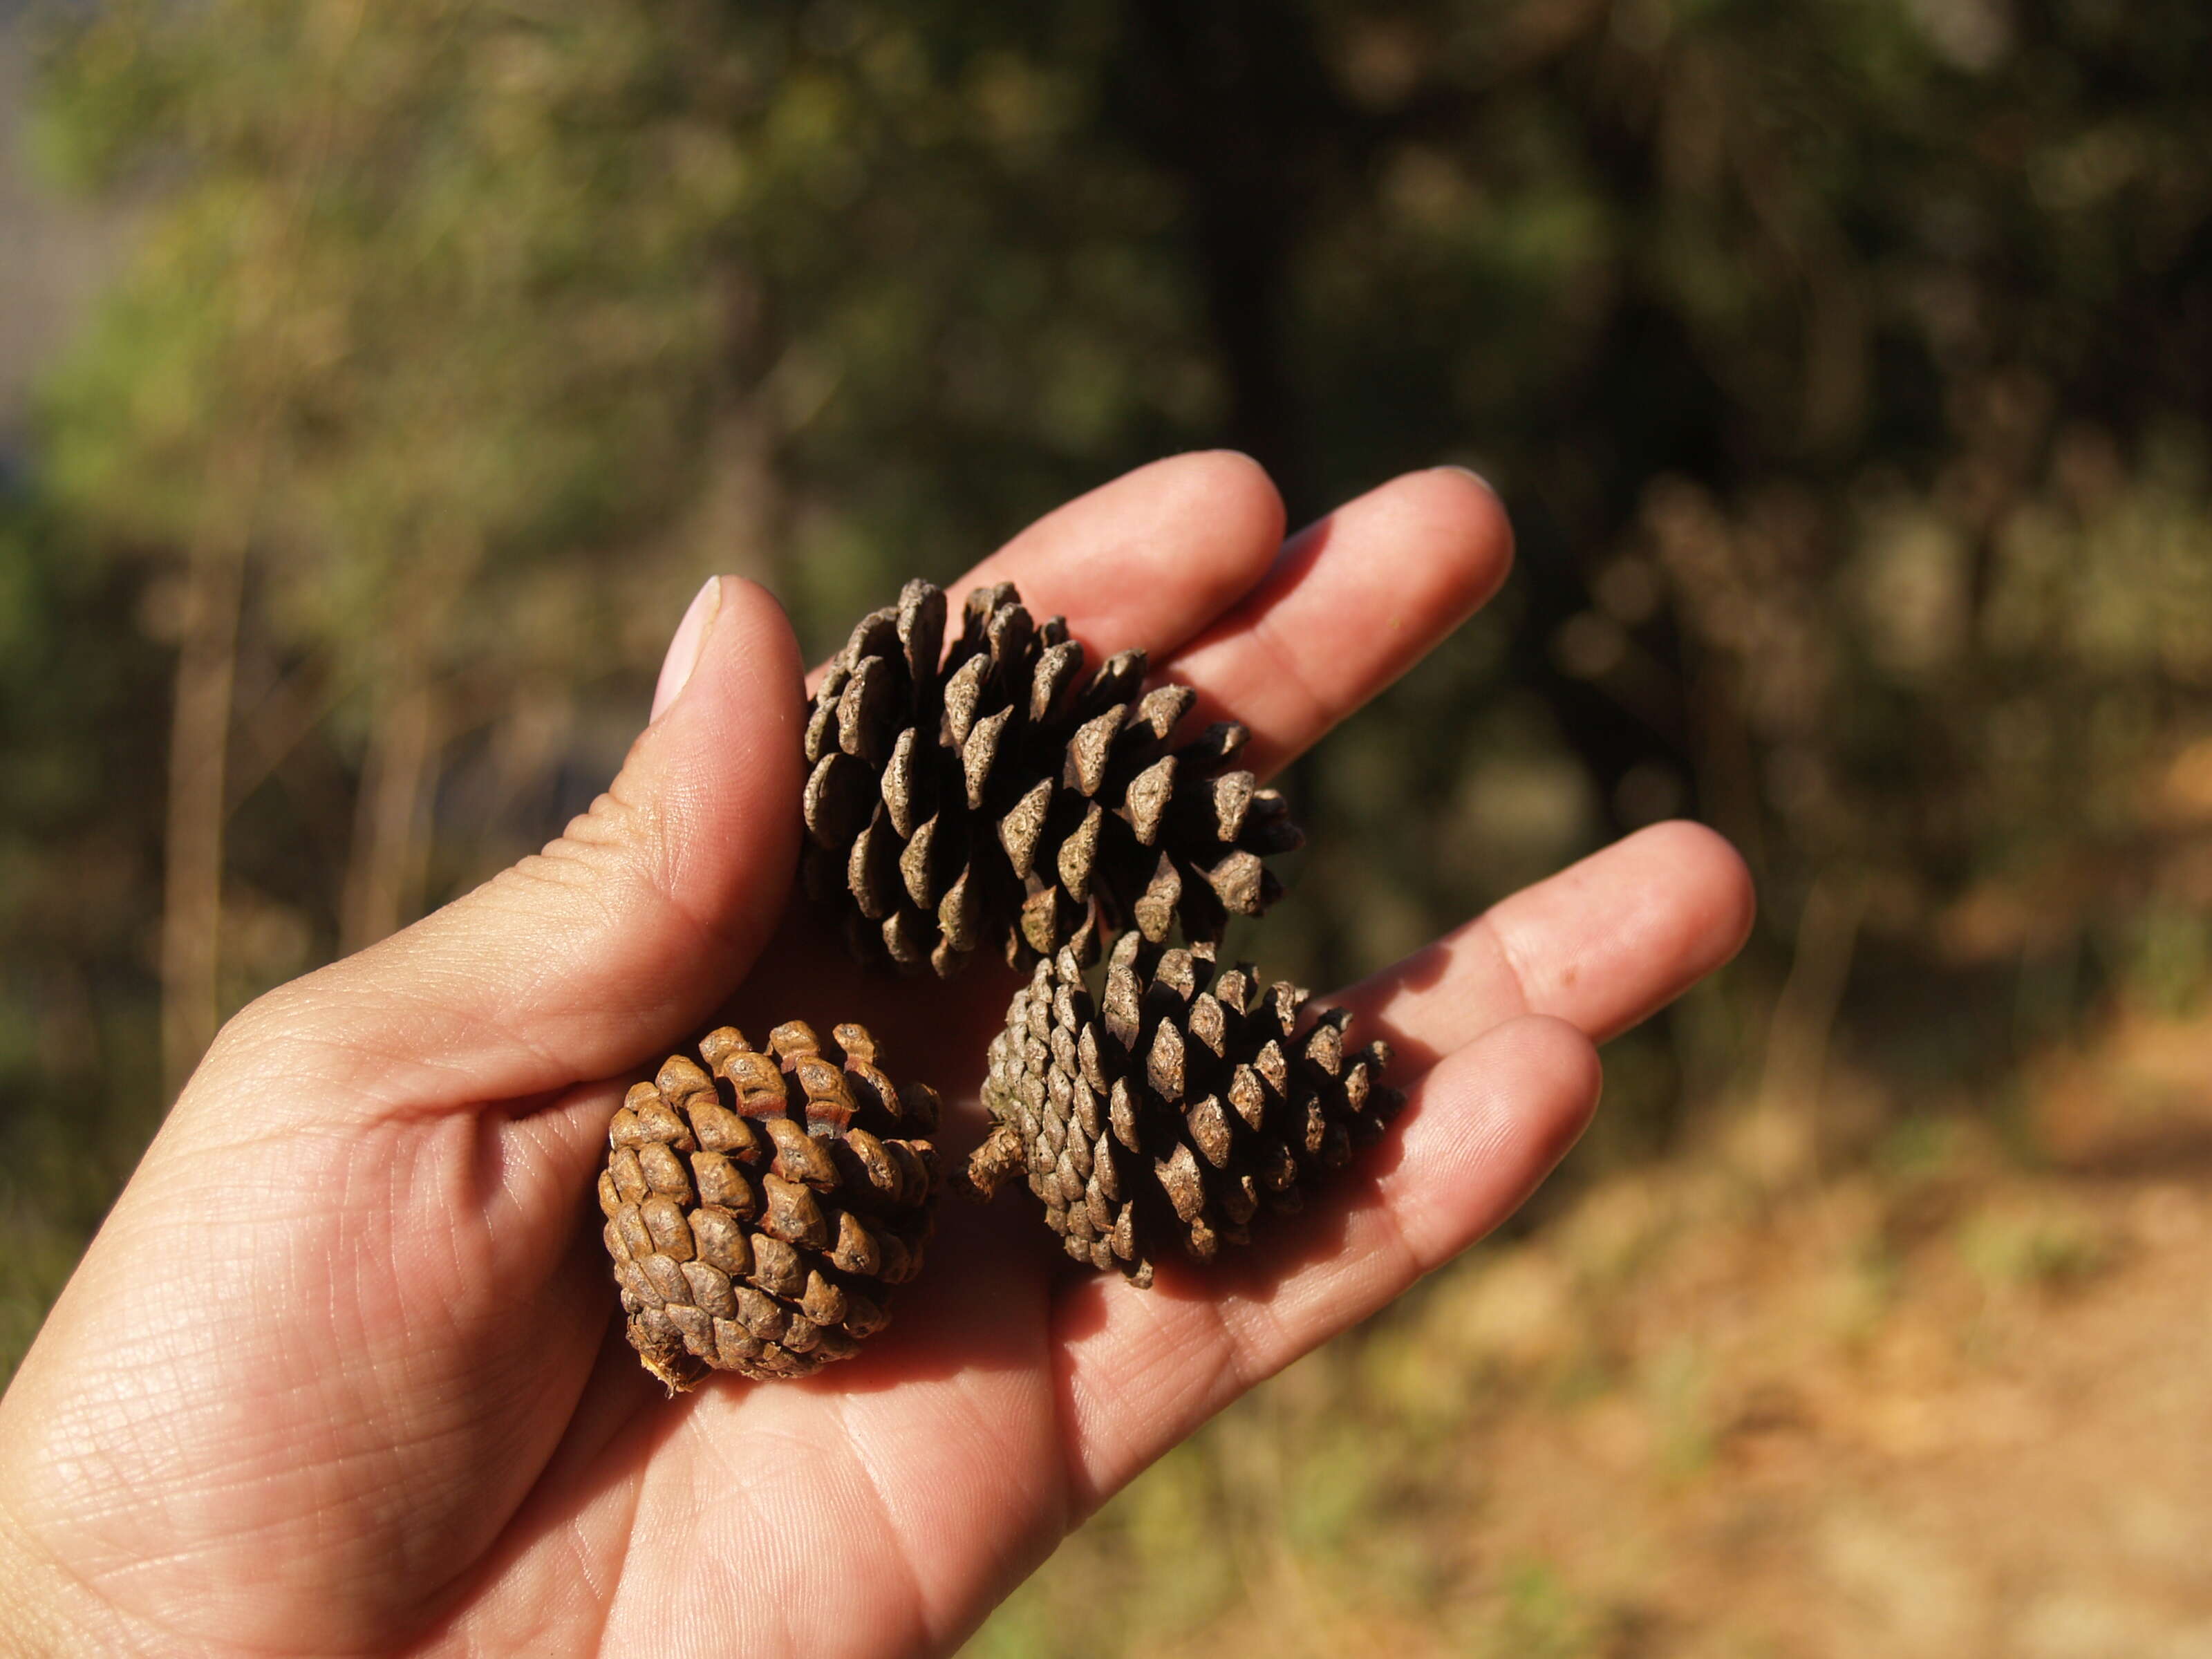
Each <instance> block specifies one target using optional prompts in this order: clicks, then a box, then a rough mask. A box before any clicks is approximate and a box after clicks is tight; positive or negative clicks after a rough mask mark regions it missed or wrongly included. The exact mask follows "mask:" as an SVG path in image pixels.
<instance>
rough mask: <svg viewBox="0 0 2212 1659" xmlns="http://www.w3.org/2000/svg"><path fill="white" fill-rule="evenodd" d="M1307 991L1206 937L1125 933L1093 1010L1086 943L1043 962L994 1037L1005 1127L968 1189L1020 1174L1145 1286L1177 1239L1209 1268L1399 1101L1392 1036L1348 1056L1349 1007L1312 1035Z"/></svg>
mask: <svg viewBox="0 0 2212 1659" xmlns="http://www.w3.org/2000/svg"><path fill="white" fill-rule="evenodd" d="M1305 1000H1306V993H1305V992H1304V991H1302V990H1300V989H1298V988H1297V987H1295V986H1291V985H1289V984H1285V983H1282V982H1277V983H1275V984H1273V985H1270V986H1265V987H1263V986H1262V985H1261V983H1260V981H1259V978H1258V975H1256V973H1255V970H1254V969H1252V968H1251V967H1250V966H1249V964H1245V963H1240V964H1238V965H1237V966H1236V967H1234V968H1231V969H1229V970H1228V971H1227V972H1225V973H1217V972H1216V971H1215V965H1214V951H1213V946H1212V945H1207V944H1203V943H1201V944H1198V945H1192V946H1190V947H1189V948H1188V949H1180V948H1179V949H1173V950H1170V949H1167V948H1165V947H1164V946H1161V945H1155V944H1152V943H1151V942H1150V941H1148V940H1146V939H1143V938H1142V937H1141V936H1139V935H1138V934H1135V933H1127V934H1124V935H1123V936H1122V937H1121V939H1119V940H1118V941H1116V942H1115V946H1114V951H1113V955H1112V957H1111V958H1110V960H1109V964H1108V968H1107V972H1106V981H1105V989H1104V994H1103V998H1102V999H1101V1000H1100V1001H1099V1002H1097V1003H1094V1001H1093V1000H1092V998H1091V994H1090V992H1089V991H1088V990H1087V989H1086V988H1085V983H1084V976H1083V965H1082V963H1081V962H1080V961H1079V959H1078V957H1077V955H1076V953H1075V952H1074V951H1073V950H1063V951H1061V952H1060V955H1059V956H1058V957H1056V958H1055V959H1054V961H1052V962H1049V963H1043V962H1041V963H1038V964H1037V965H1036V969H1035V970H1034V971H1033V972H1032V974H1031V975H1030V982H1029V984H1028V985H1027V986H1025V987H1023V988H1022V989H1021V990H1020V991H1018V992H1017V993H1016V994H1015V995H1014V1000H1013V1003H1012V1006H1010V1007H1009V1008H1008V1009H1007V1011H1006V1029H1005V1030H1003V1031H1001V1032H1000V1035H999V1036H997V1037H996V1038H995V1039H994V1041H993V1042H992V1044H991V1052H990V1072H989V1076H988V1078H987V1079H986V1081H985V1083H984V1085H983V1103H984V1104H985V1105H986V1106H987V1108H988V1109H990V1113H991V1115H992V1117H993V1119H994V1121H995V1123H994V1128H993V1130H992V1133H991V1135H990V1137H989V1139H987V1140H986V1141H985V1142H984V1144H983V1146H981V1148H980V1149H979V1150H978V1151H977V1152H976V1153H975V1156H974V1158H971V1159H970V1160H969V1165H968V1169H967V1177H968V1181H969V1184H970V1186H971V1187H973V1188H975V1190H976V1191H978V1192H980V1193H981V1194H983V1195H985V1196H988V1194H990V1192H991V1191H992V1190H993V1188H995V1187H996V1186H997V1185H998V1184H999V1182H1000V1181H1001V1180H1003V1179H1004V1178H1005V1177H1006V1176H1008V1175H1011V1174H1012V1173H1013V1172H1014V1171H1015V1170H1023V1171H1025V1172H1026V1173H1027V1175H1028V1176H1029V1184H1030V1191H1031V1192H1033V1193H1035V1194H1036V1195H1037V1197H1038V1198H1039V1199H1041V1200H1042V1201H1043V1203H1044V1206H1045V1219H1046V1222H1047V1224H1048V1225H1050V1227H1051V1228H1052V1230H1053V1231H1054V1232H1056V1233H1058V1234H1059V1235H1060V1239H1061V1242H1062V1243H1064V1244H1065V1245H1066V1249H1067V1253H1068V1255H1072V1256H1073V1257H1074V1258H1075V1259H1076V1260H1078V1261H1088V1262H1090V1263H1091V1265H1092V1266H1094V1267H1100V1268H1105V1267H1118V1268H1120V1269H1121V1272H1123V1273H1126V1274H1127V1275H1128V1277H1129V1278H1130V1279H1131V1280H1132V1281H1133V1282H1134V1283H1135V1284H1137V1285H1150V1284H1151V1283H1152V1259H1153V1257H1154V1255H1156V1254H1157V1253H1158V1251H1159V1250H1160V1249H1162V1248H1163V1247H1164V1245H1165V1244H1166V1243H1170V1242H1173V1243H1180V1244H1181V1246H1182V1249H1184V1250H1185V1251H1186V1252H1187V1253H1188V1254H1189V1255H1192V1256H1194V1257H1195V1258H1196V1259H1197V1260H1199V1261H1210V1260H1212V1257H1213V1256H1214V1255H1215V1254H1216V1253H1217V1252H1218V1250H1219V1249H1220V1247H1221V1246H1222V1244H1223V1243H1232V1244H1243V1243H1248V1242H1249V1232H1248V1231H1247V1229H1248V1225H1249V1223H1250V1222H1251V1220H1252V1218H1254V1217H1255V1215H1257V1214H1258V1213H1259V1212H1261V1210H1262V1209H1263V1208H1265V1209H1269V1210H1274V1211H1279V1212H1286V1211H1291V1210H1296V1209H1297V1208H1299V1207H1300V1206H1302V1205H1303V1203H1304V1197H1305V1194H1306V1193H1307V1191H1308V1190H1309V1189H1310V1188H1311V1186H1312V1185H1313V1184H1314V1182H1316V1181H1317V1180H1319V1179H1320V1178H1322V1176H1324V1175H1325V1174H1326V1173H1327V1172H1328V1170H1334V1169H1336V1168H1338V1167H1340V1166H1341V1165H1342V1164H1346V1163H1347V1162H1349V1161H1350V1159H1351V1158H1352V1154H1353V1153H1354V1152H1357V1151H1358V1150H1359V1149H1360V1148H1361V1147H1363V1146H1367V1145H1369V1144H1370V1143H1371V1142H1373V1141H1375V1140H1376V1139H1379V1138H1380V1137H1381V1135H1382V1133H1383V1127H1384V1126H1385V1124H1387V1123H1388V1121H1389V1119H1390V1117H1391V1116H1392V1115H1394V1114H1395V1112H1396V1111H1397V1109H1399V1107H1400V1106H1401V1105H1402V1104H1403V1103H1404V1101H1403V1097H1401V1095H1400V1094H1399V1093H1398V1092H1397V1091H1395V1090H1394V1089H1389V1088H1386V1087H1384V1086H1383V1084H1382V1082H1381V1078H1382V1075H1383V1069H1384V1067H1385V1066H1388V1065H1389V1058H1390V1055H1389V1047H1388V1045H1386V1044H1384V1043H1382V1042H1370V1043H1369V1044H1368V1045H1367V1046H1366V1047H1365V1048H1361V1049H1358V1050H1353V1049H1350V1048H1347V1047H1346V1043H1345V1035H1344V1034H1345V1030H1346V1027H1347V1026H1348V1025H1349V1024H1351V1019H1352V1017H1351V1015H1350V1014H1348V1013H1346V1012H1345V1011H1343V1010H1342V1009H1330V1010H1328V1011H1327V1012H1323V1013H1322V1015H1321V1016H1320V1017H1319V1018H1316V1019H1314V1020H1312V1021H1310V1022H1309V1023H1306V1024H1304V1025H1303V1027H1302V1026H1301V1024H1300V1022H1299V1020H1298V1017H1297V1016H1298V1010H1299V1008H1300V1006H1301V1005H1303V1004H1304V1001H1305Z"/></svg>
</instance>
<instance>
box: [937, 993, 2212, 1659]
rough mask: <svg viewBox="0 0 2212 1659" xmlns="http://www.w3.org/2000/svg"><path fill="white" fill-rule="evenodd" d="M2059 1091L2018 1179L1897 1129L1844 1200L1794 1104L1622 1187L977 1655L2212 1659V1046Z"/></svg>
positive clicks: (1159, 1476)
mask: <svg viewBox="0 0 2212 1659" xmlns="http://www.w3.org/2000/svg"><path fill="white" fill-rule="evenodd" d="M1861 1086H1865V1085H1861ZM1849 1088H1850V1085H1846V1086H1845V1088H1844V1090H1843V1091H1840V1092H1842V1093H1848V1092H1849ZM2022 1090H2023V1098H2024V1101H2025V1108H2024V1110H2023V1112H2022V1114H2021V1115H2022V1117H2023V1119H2024V1126H2023V1127H2022V1128H2021V1130H2020V1132H2019V1133H2015V1134H2014V1135H2013V1136H2011V1137H2009V1144H2001V1142H2000V1141H1999V1139H1998V1138H1997V1137H1996V1136H1995V1135H1994V1134H1992V1133H1990V1132H1989V1131H1988V1130H1987V1129H1985V1128H1984V1127H1979V1125H1980V1123H1982V1122H1985V1121H1987V1117H1986V1115H1976V1116H1968V1115H1965V1114H1964V1113H1957V1114H1951V1113H1936V1112H1932V1111H1928V1110H1923V1111H1921V1112H1918V1113H1917V1114H1916V1113H1910V1112H1905V1111H1903V1110H1900V1109H1899V1107H1900V1105H1901V1103H1898V1102H1894V1101H1893V1102H1888V1103H1886V1106H1885V1109H1886V1112H1887V1116H1888V1117H1889V1119H1890V1121H1892V1122H1893V1123H1895V1124H1897V1125H1899V1127H1893V1128H1892V1129H1891V1130H1890V1131H1889V1132H1888V1133H1887V1134H1886V1135H1883V1136H1881V1137H1880V1138H1878V1139H1875V1140H1874V1141H1873V1142H1872V1143H1870V1144H1869V1145H1867V1146H1864V1147H1863V1148H1862V1149H1861V1151H1860V1152H1858V1153H1857V1155H1855V1156H1854V1157H1852V1158H1850V1160H1849V1163H1848V1165H1847V1166H1842V1165H1840V1164H1839V1161H1838V1160H1837V1159H1836V1158H1834V1157H1833V1156H1832V1155H1830V1156H1828V1157H1826V1158H1823V1156H1822V1155H1821V1154H1820V1151H1819V1145H1820V1137H1819V1136H1818V1135H1816V1134H1815V1133H1814V1127H1815V1125H1814V1122H1813V1121H1812V1120H1811V1116H1810V1115H1809V1114H1797V1115H1793V1114H1792V1113H1791V1112H1790V1111H1789V1110H1788V1109H1784V1108H1781V1107H1778V1106H1777V1105H1775V1104H1773V1103H1771V1102H1770V1103H1769V1104H1768V1105H1766V1106H1765V1108H1763V1109H1751V1110H1747V1111H1746V1112H1744V1113H1743V1114H1741V1115H1739V1116H1737V1117H1736V1118H1735V1119H1733V1120H1731V1121H1730V1122H1729V1123H1728V1124H1727V1125H1725V1126H1723V1127H1722V1128H1720V1129H1717V1130H1716V1131H1715V1132H1714V1133H1711V1135H1710V1136H1708V1137H1707V1138H1706V1140H1705V1144H1704V1145H1702V1146H1700V1147H1699V1150H1698V1151H1697V1152H1696V1153H1695V1154H1694V1155H1692V1156H1686V1157H1684V1158H1680V1159H1679V1160H1677V1161H1675V1162H1674V1163H1672V1164H1668V1165H1663V1166H1661V1167H1657V1168H1655V1169H1651V1170H1646V1171H1644V1172H1641V1173H1637V1174H1632V1175H1627V1176H1620V1177H1618V1178H1614V1179H1612V1180H1610V1181H1607V1182H1604V1183H1601V1184H1600V1185H1598V1186H1597V1187H1595V1188H1594V1189H1592V1190H1591V1191H1589V1193H1587V1194H1585V1195H1584V1196H1583V1198H1582V1199H1580V1200H1578V1201H1577V1203H1576V1204H1575V1205H1574V1206H1571V1208H1570V1209H1569V1210H1568V1211H1567V1212H1565V1213H1563V1214H1562V1215H1561V1216H1560V1217H1559V1218H1557V1219H1556V1220H1555V1221H1554V1222H1553V1224H1552V1225H1548V1226H1547V1227H1546V1228H1545V1229H1544V1230H1542V1231H1541V1232H1540V1233H1539V1234H1538V1235H1537V1236H1535V1237H1533V1238H1531V1239H1529V1240H1527V1241H1524V1242H1521V1243H1513V1244H1510V1245H1503V1246H1498V1247H1493V1248H1490V1249H1485V1250H1481V1251H1478V1252H1476V1253H1475V1254H1474V1255H1472V1256H1470V1257H1469V1258H1468V1259H1467V1260H1465V1261H1462V1263H1460V1264H1458V1265H1457V1266H1456V1267H1454V1268H1452V1269H1450V1270H1449V1271H1447V1272H1446V1273H1443V1274H1440V1275H1438V1276H1437V1279H1435V1280H1433V1281H1431V1284H1430V1285H1427V1286H1425V1288H1424V1289H1423V1290H1422V1291H1420V1292H1419V1294H1418V1296H1417V1297H1415V1298H1413V1300H1411V1301H1410V1302H1409V1303H1407V1304H1403V1305H1402V1306H1401V1309H1400V1310H1397V1311H1395V1312H1394V1313H1393V1314H1392V1315H1391V1316H1388V1317H1387V1318H1386V1319H1384V1320H1383V1321H1380V1322H1377V1323H1376V1326H1374V1327H1373V1328H1370V1329H1369V1330H1368V1331H1366V1332H1364V1333H1362V1334H1358V1336H1355V1337H1354V1338H1352V1339H1350V1340H1346V1341H1345V1342H1342V1343H1340V1344H1338V1345H1336V1346H1334V1348H1332V1349H1331V1350H1329V1351H1328V1352H1324V1353H1322V1354H1320V1355H1317V1356H1316V1357H1315V1358H1311V1359H1310V1360H1308V1361H1307V1362H1305V1363H1304V1364H1302V1365H1300V1366H1299V1367H1297V1368H1296V1369H1295V1370H1292V1371H1291V1372H1290V1373H1288V1374H1286V1375H1285V1376H1283V1377H1281V1378H1279V1379H1278V1380H1277V1381H1276V1382H1275V1383H1273V1384H1272V1385H1270V1386H1269V1387H1268V1388H1267V1389H1263V1390H1262V1391H1261V1394H1260V1395H1258V1396H1257V1397H1255V1399H1253V1400H1251V1401H1248V1402H1246V1404H1245V1405H1244V1406H1243V1407H1240V1408H1239V1409H1237V1411H1234V1412H1232V1413H1230V1414H1229V1415H1228V1416H1227V1417H1225V1419H1223V1420H1222V1421H1220V1422H1219V1423H1218V1424H1216V1425H1213V1426H1212V1428H1211V1429H1209V1430H1208V1431H1206V1433H1205V1434H1204V1435H1202V1436H1201V1437H1199V1438H1198V1439H1197V1440H1196V1441H1194V1443H1191V1444H1190V1445H1188V1446H1187V1447H1185V1448H1184V1449H1182V1451H1180V1452H1178V1453H1177V1454H1176V1455H1175V1456H1174V1457H1172V1458H1170V1460H1169V1461H1168V1462H1166V1463H1165V1464H1164V1465H1163V1466H1162V1467H1161V1468H1158V1470H1156V1471H1154V1472H1153V1473H1152V1474H1150V1475H1148V1476H1147V1477H1146V1479H1145V1480H1142V1481H1140V1482H1139V1483H1138V1485H1137V1486H1135V1487H1133V1489H1132V1490H1131V1491H1130V1492H1127V1494H1125V1495H1124V1496H1123V1497H1122V1498H1121V1499H1119V1500H1118V1501H1117V1502H1116V1503H1115V1504H1113V1505H1111V1506H1110V1507H1109V1509H1108V1510H1106V1511H1105V1512H1104V1513H1103V1514H1102V1515H1101V1516H1099V1517H1098V1518H1097V1520H1096V1521H1094V1522H1092V1524H1091V1526H1090V1527H1089V1528H1086V1529H1085V1531H1084V1532H1083V1533H1082V1534H1079V1536H1078V1537H1077V1538H1076V1539H1074V1540H1073V1541H1071V1542H1070V1543H1069V1544H1068V1545H1067V1546H1066V1547H1065V1548H1064V1549H1063V1550H1062V1551H1061V1552H1060V1554H1059V1555H1058V1556H1057V1557H1056V1558H1055V1559H1054V1560H1053V1562H1052V1563H1051V1564H1050V1565H1048V1567H1047V1568H1046V1569H1045V1570H1044V1571H1042V1572H1041V1573H1040V1574H1039V1575H1038V1576H1037V1577H1036V1579H1035V1580H1033V1581H1032V1582H1031V1583H1030V1584H1029V1585H1028V1586H1026V1587H1025V1588H1024V1589H1023V1590H1022V1591H1021V1592H1020V1593H1019V1594H1018V1595H1017V1596H1016V1597H1015V1598H1014V1600H1013V1601H1012V1602H1011V1603H1009V1604H1008V1606H1007V1607H1005V1608H1004V1609H1003V1610H1002V1611H1001V1612H1000V1614H999V1616H998V1617H997V1618H996V1619H994V1620H993V1621H992V1623H991V1624H990V1626H987V1629H986V1630H985V1631H984V1632H983V1633H982V1634H981V1636H979V1637H978V1638H977V1639H976V1641H975V1644H974V1645H973V1648H972V1650H971V1651H972V1652H973V1653H974V1654H975V1655H976V1656H978V1659H981V1656H1016V1655H1030V1654H1036V1655H1069V1656H1074V1655H1094V1654H1095V1655H1109V1654H1110V1655H1120V1654H1137V1653H1143V1654H1145V1655H1147V1656H1162V1659H1165V1656H1188V1659H1205V1656H1214V1655H1226V1654H1230V1653H1246V1652H1268V1653H1279V1654H1282V1655H1285V1656H1302V1655H1307V1654H1311V1655H1314V1656H1316V1659H1318V1656H1323V1655H1327V1656H1330V1659H1339V1656H1341V1655H1342V1654H1343V1653H1344V1652H1346V1650H1348V1649H1351V1648H1353V1647H1355V1646H1357V1647H1362V1648H1364V1647H1375V1646H1381V1647H1383V1648H1384V1649H1386V1650H1389V1651H1391V1652H1394V1653H1397V1654H1401V1655H1405V1656H1408V1659H1425V1656H1429V1655H1446V1654H1451V1655H1476V1656H1491V1655H1497V1656H1505V1655H1512V1656H1518V1659H1553V1656H1557V1659H1569V1656H1574V1659H1582V1656H1609V1659H1626V1656H1653V1659H1661V1656H1667V1659H1671V1656H1714V1659H1721V1656H1741V1659H1753V1656H1759V1659H1801V1656H1802V1659H1814V1656H1822V1659H1826V1656H1838V1659H1840V1656H1846V1655H1850V1656H1859V1655H1866V1654H1874V1653H1879V1654H1883V1655H1887V1656H1897V1659H1915V1656H1921V1655H1927V1656H1937V1655H1942V1656H1958V1655H1967V1654H1997V1655H2008V1656H2009V1655H2020V1656H2024V1659H2076V1656H2079V1659H2133V1656H2145V1659H2183V1656H2201V1655H2212V1030H2208V1029H2207V1028H2205V1027H2203V1026H2201V1025H2184V1024H2160V1023H2158V1022H2154V1021H2148V1020H2137V1021H2129V1022H2125V1023H2124V1024H2122V1025H2121V1027H2120V1029H2119V1030H2117V1031H2116V1032H2114V1033H2113V1034H2112V1036H2111V1037H2110V1038H2109V1039H2108V1040H2107V1041H2106V1042H2105V1043H2103V1044H2102V1045H2101V1046H2100V1048H2098V1049H2097V1050H2096V1051H2095V1052H2094V1053H2093V1054H2090V1055H2088V1056H2087V1057H2085V1058H2080V1059H2076V1060H2071V1061H2069V1062H2067V1063H2065V1064H2064V1065H2063V1066H2053V1067H2051V1069H2050V1070H2048V1071H2047V1072H2046V1073H2044V1074H2042V1075H2039V1076H2037V1077H2033V1078H2032V1079H2027V1081H2026V1082H2025V1083H2024V1084H2023V1085H2022ZM1828 1092H1829V1098H1830V1102H1831V1109H1832V1110H1836V1111H1838V1113H1839V1114H1840V1115H1849V1108H1848V1104H1845V1105H1842V1106H1839V1105H1838V1103H1837V1100H1838V1093H1839V1091H1838V1089H1837V1088H1835V1087H1833V1086H1832V1087H1831V1088H1830V1090H1829V1091H1828ZM1961 1104H1964V1103H1961ZM1860 1105H1861V1106H1862V1107H1863V1106H1864V1105H1865V1103H1860ZM2023 1148H2026V1149H2027V1150H2026V1151H2025V1152H2024V1151H2023ZM1824 1162H1826V1163H1830V1164H1839V1167H1838V1168H1832V1169H1828V1170H1824V1169H1823V1168H1822V1167H1821V1165H1822V1164H1823V1163H1824Z"/></svg>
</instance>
